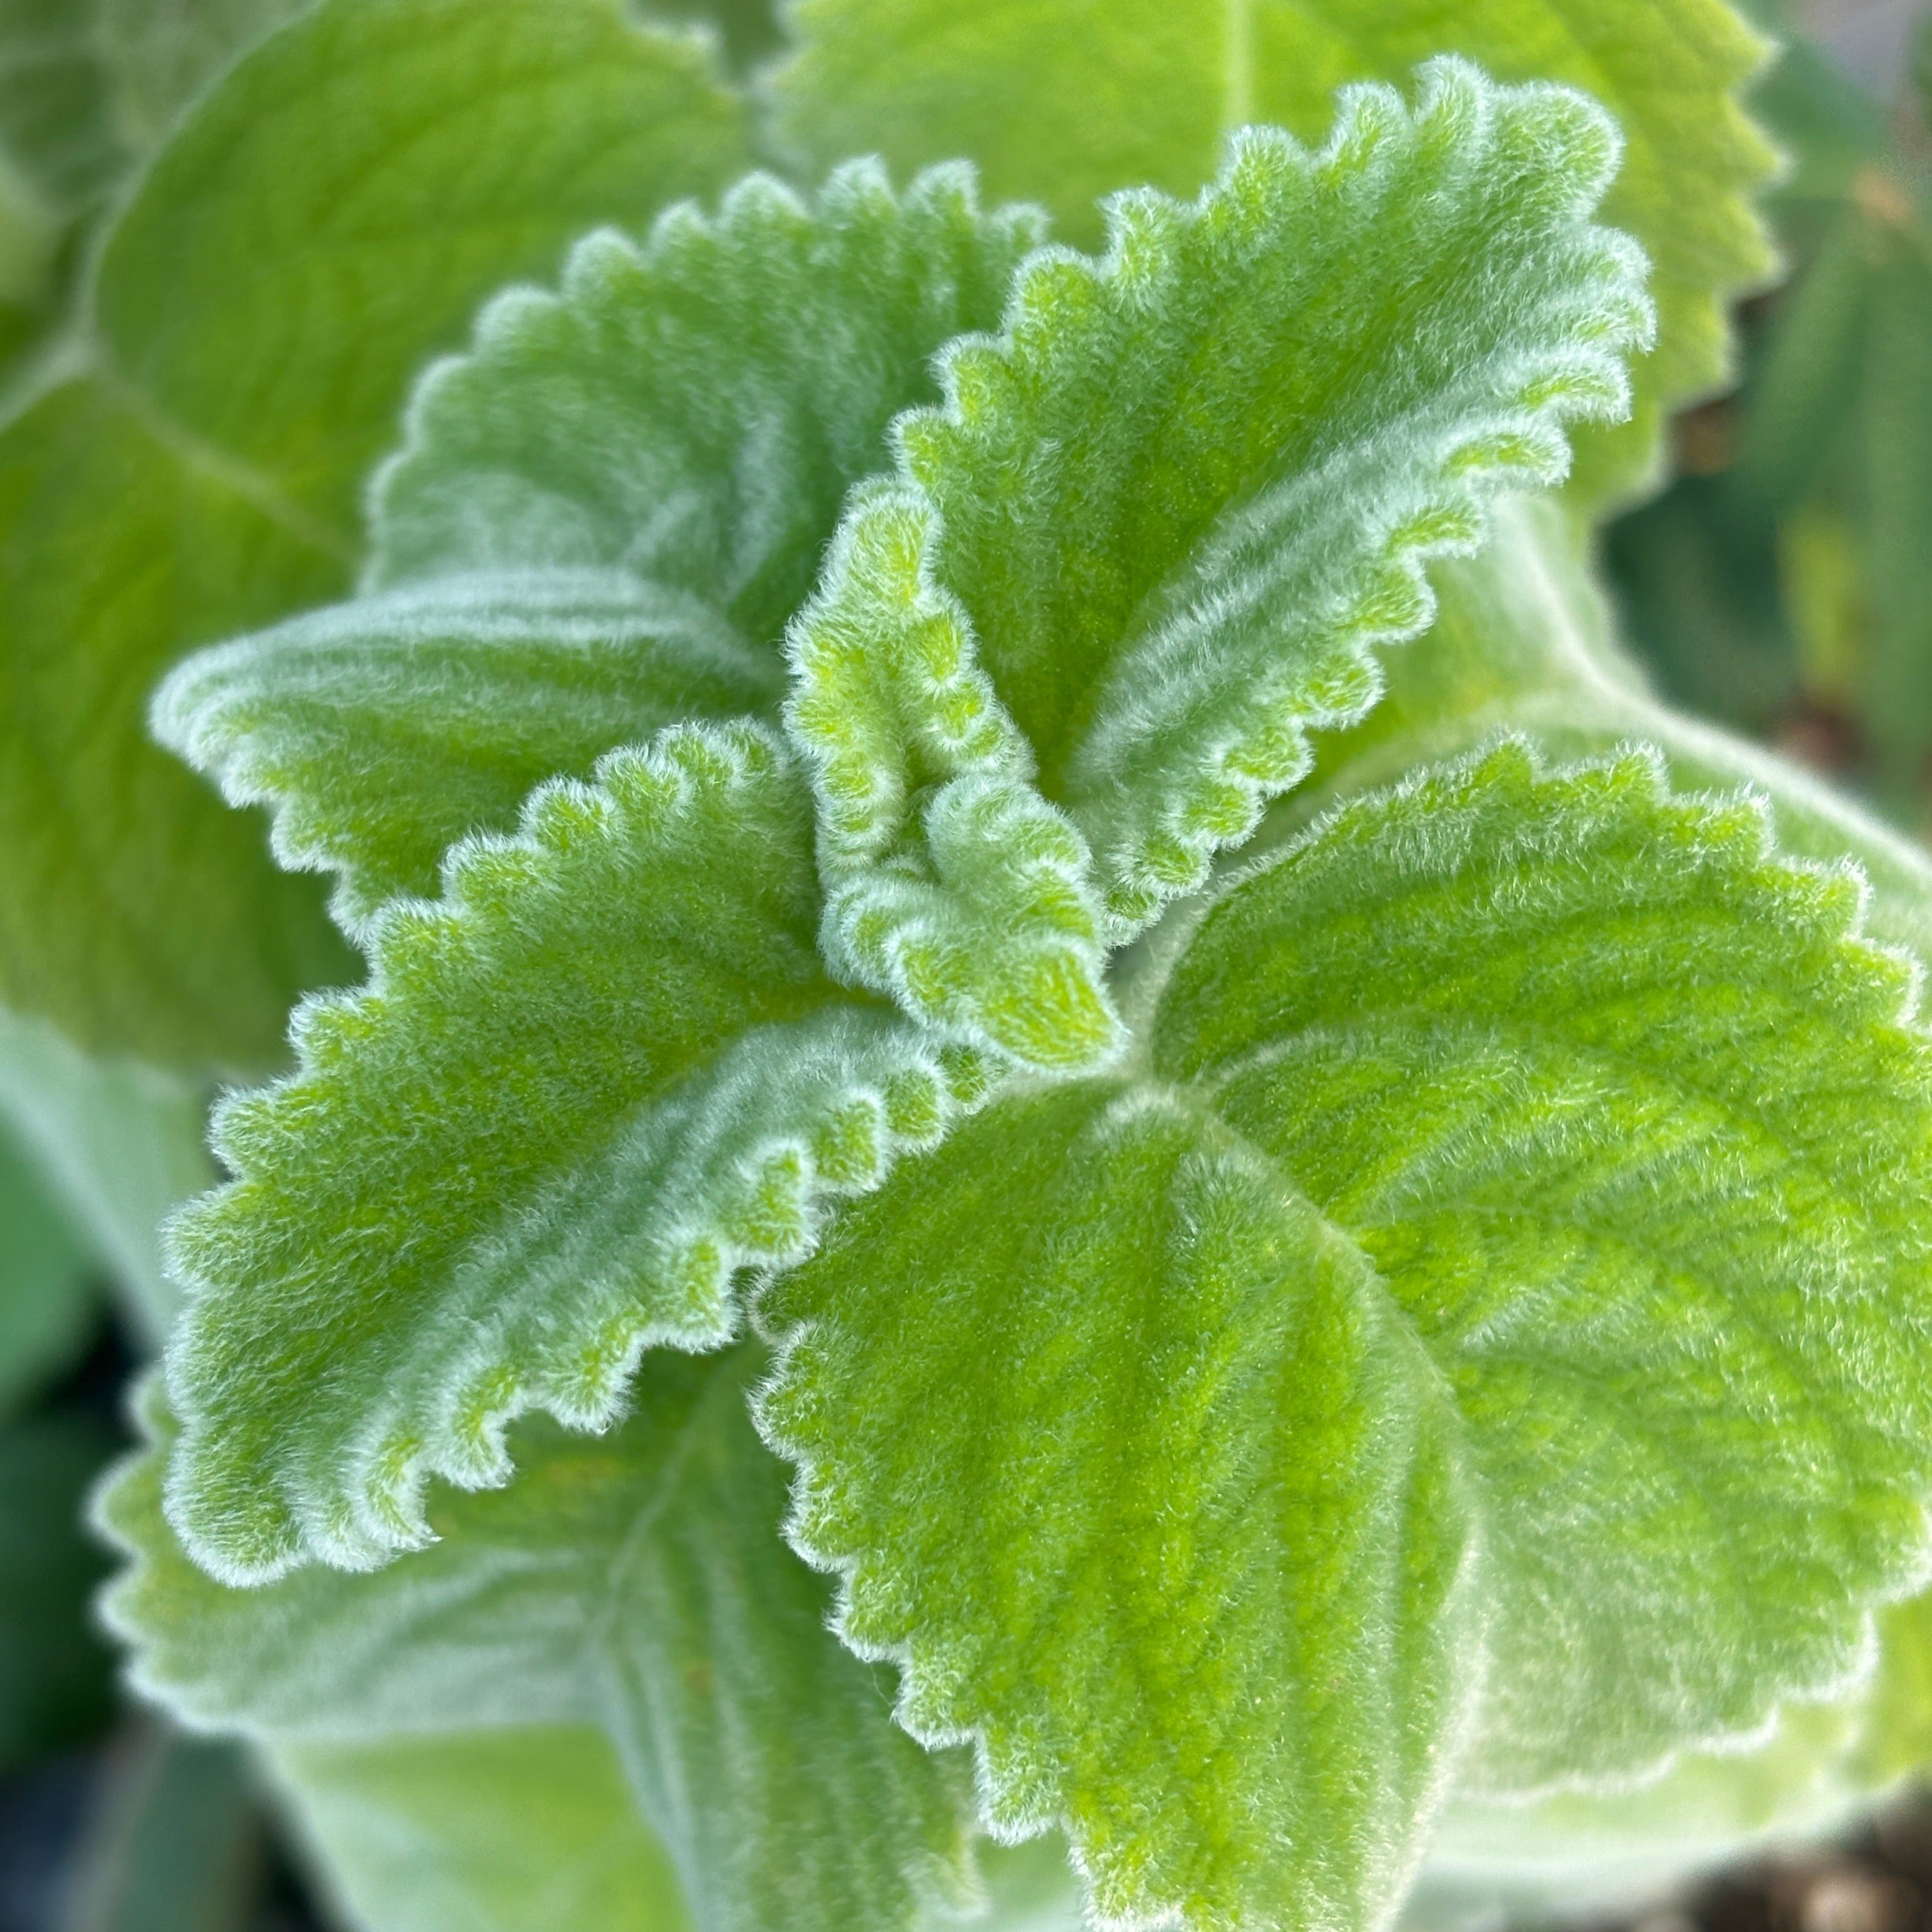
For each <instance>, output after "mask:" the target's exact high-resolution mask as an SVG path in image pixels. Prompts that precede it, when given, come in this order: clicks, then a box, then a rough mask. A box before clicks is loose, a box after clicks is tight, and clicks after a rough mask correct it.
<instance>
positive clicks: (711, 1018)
mask: <svg viewBox="0 0 1932 1932" xmlns="http://www.w3.org/2000/svg"><path fill="white" fill-rule="evenodd" d="M810 836H811V832H810V801H809V796H808V793H807V792H806V790H805V785H804V783H803V781H802V778H800V777H799V775H798V774H797V773H796V771H795V770H794V769H793V767H792V766H791V764H790V760H789V757H788V756H787V754H786V753H785V751H784V748H783V747H782V745H781V744H780V742H778V739H777V738H776V736H775V734H774V733H771V732H769V730H766V729H765V728H764V727H760V726H758V725H756V724H750V723H745V724H737V725H734V726H730V727H703V726H682V727H675V728H673V729H672V730H667V731H666V732H664V733H662V734H661V735H660V736H658V738H657V739H655V740H654V741H653V742H652V744H651V745H649V746H648V747H646V748H638V749H628V750H623V751H616V752H613V753H612V754H610V755H609V756H608V757H606V758H605V759H604V760H602V761H601V763H600V764H599V765H598V768H597V772H596V776H595V783H594V784H591V785H588V786H586V785H583V784H577V783H575V782H573V781H568V780H557V781H553V782H551V783H550V784H546V785H544V786H543V787H540V788H539V789H538V790H537V791H536V792H535V793H534V794H532V797H531V799H530V800H529V803H528V805H526V808H525V811H524V814H523V825H522V828H521V829H520V831H519V832H517V835H515V836H514V837H508V838H505V837H490V836H484V837H479V838H475V839H472V840H469V841H465V842H464V843H463V844H459V845H458V846H457V847H455V849H454V850H453V851H452V853H451V854H450V856H449V861H448V862H447V865H446V869H445V874H444V889H445V896H444V898H443V899H442V900H441V901H438V902H437V903H434V904H430V903H427V902H425V901H416V900H407V899H406V900H398V901H394V902H392V904H391V905H390V906H389V907H388V909H387V910H386V911H385V912H384V913H383V914H382V915H381V916H380V917H379V918H378V919H377V920H376V922H374V925H373V926H372V927H371V930H370V932H369V935H368V946H369V950H370V954H371V966H372V971H371V982H370V985H369V986H368V989H366V990H365V991H363V992H359V993H356V994H351V995H338V996H332V997H330V998H326V999H318V1000H313V1001H311V1002H309V1003H308V1004H307V1005H306V1006H305V1007H304V1008H303V1009H302V1010H301V1012H300V1013H299V1015H298V1016H297V1020H296V1028H295V1036H294V1037H295V1044H296V1051H297V1053H298V1055H299V1059H300V1062H301V1065H300V1069H299V1071H298V1072H297V1073H296V1074H295V1075H294V1076H293V1077H292V1078H290V1079H288V1080H287V1081H285V1082H283V1083H282V1084H281V1085H280V1086H278V1087H275V1088H269V1089H266V1090H264V1091H262V1092H260V1093H257V1094H245V1095H242V1096H240V1097H236V1098H235V1099H233V1100H229V1101H228V1102H226V1103H224V1105H223V1107H222V1108H221V1109H220V1110H219V1111H218V1112H217V1116H216V1121H215V1130H214V1142H215V1146H216V1148H217V1152H218V1153H219V1154H220V1156H221V1157H222V1158H223V1160H224V1161H225V1162H226V1163H227V1166H228V1167H229V1170H230V1172H232V1173H233V1174H234V1175H235V1176H236V1180H235V1181H234V1182H233V1184H231V1185H230V1186H229V1187H226V1188H225V1189H224V1190H222V1191H221V1192H220V1193H217V1194H215V1195H213V1196H209V1197H208V1199H205V1201H203V1202H199V1203H198V1204H196V1205H195V1206H194V1207H193V1208H190V1209H189V1210H187V1211H186V1212H185V1213H184V1215H183V1216H182V1217H181V1218H180V1219H179V1220H178V1221H177V1222H176V1223H175V1228H174V1247H173V1253H174V1259H175V1265H176V1268H177V1270H178V1272H179V1273H180V1274H181V1277H182V1278H183V1279H184V1280H185V1281H187V1283H190V1286H192V1287H193V1289H194V1290H195V1291H196V1294H195V1298H194V1299H193V1301H191V1303H190V1307H189V1308H188V1310H187V1314H186V1316H185V1317H184V1322H183V1324H182V1326H181V1329H180V1330H179V1331H178V1334H177V1338H176V1341H175V1347H174V1349H173V1352H172V1356H171V1367H170V1375H171V1381H172V1392H173V1397H174V1400H175V1406H176V1408H177V1410H178V1412H179V1413H180V1415H181V1418H182V1421H183V1423H184V1436H183V1439H182V1441H181V1445H180V1448H179V1449H178V1451H177V1454H176V1457H175V1467H174V1472H173V1475H172V1478H171V1481H170V1490H169V1507H170V1511H171V1514H172V1519H173V1520H174V1522H175V1524H176V1526H177V1527H178V1529H180V1531H181V1534H182V1535H183V1537H184V1540H185V1541H186V1542H187V1547H188V1548H189V1549H190V1550H191V1551H192V1552H193V1555H194V1556H195V1558H196V1560H197V1561H198V1562H202V1563H205V1565H208V1568H210V1570H211V1571H212V1573H213V1574H215V1575H217V1576H219V1577H223V1578H225V1579H226V1580H229V1581H231V1582H245V1581H260V1580H263V1578H266V1577H272V1576H275V1575H277V1574H280V1573H281V1571H284V1570H286V1569H287V1568H289V1567H290V1565H293V1564H294V1563H296V1562H299V1561H301V1560H302V1559H304V1558H305V1557H308V1558H314V1557H317V1556H320V1557H322V1558H323V1559H326V1560H327V1561H329V1562H335V1563H340V1564H343V1565H348V1566H350V1567H358V1568H360V1567H368V1566H371V1565H375V1564H377V1563H379V1562H382V1561H383V1560H385V1559H386V1558H387V1557H388V1556H389V1555H391V1554H392V1553H393V1552H394V1551H395V1550H398V1549H401V1548H406V1547H410V1546H411V1545H413V1544H417V1543H419V1542H421V1541H422V1540H423V1538H425V1536H426V1535H428V1533H429V1532H428V1526H427V1524H426V1523H425V1519H424V1517H423V1514H422V1488H423V1485H424V1483H425V1480H426V1478H427V1477H428V1475H431V1474H432V1473H436V1474H441V1475H445V1476H447V1477H449V1478H451V1479H452V1480H453V1481H457V1482H458V1483H460V1484H464V1485H466V1486H467V1487H479V1486H482V1485H486V1484H497V1483H501V1482H502V1481H505V1480H507V1478H508V1474H509V1463H508V1460H507V1457H506V1455H505V1451H504V1449H503V1447H502V1427H503V1424H504V1422H505V1419H506V1418H509V1417H511V1416H514V1415H517V1414H518V1413H520V1412H522V1411H523V1410H524V1409H529V1408H532V1407H541V1408H545V1409H548V1410H549V1411H550V1412H551V1413H552V1414H553V1415H557V1416H559V1417H560V1418H562V1419H564V1420H565V1421H568V1422H570V1423H572V1424H575V1425H577V1426H578V1427H590V1428H595V1427H603V1426H604V1425H605V1424H607V1423H608V1422H610V1420H611V1419H612V1418H613V1417H614V1416H615V1415H616V1414H618V1413H619V1412H620V1410H621V1408H622V1404H623V1403H624V1401H625V1390H626V1388H627V1387H628V1383H629V1382H630V1379H631V1373H632V1371H633V1370H634V1367H635V1364H636V1363H637V1359H638V1358H639V1355H640V1352H642V1351H643V1349H645V1348H646V1346H649V1345H652V1344H654V1343H673V1344H675V1345H676V1346H680V1347H683V1348H688V1349H715V1348H717V1347H719V1346H721V1345H722V1344H723V1343H725V1342H727V1340H730V1338H731V1337H733V1335H734V1334H736V1332H737V1330H738V1328H739V1325H740V1319H741V1318H740V1314H739V1306H738V1303H737V1301H736V1296H735V1295H734V1292H733V1278H734V1276H735V1274H736V1271H738V1270H739V1268H741V1267H744V1266H766V1265H772V1264H774V1263H777V1262H784V1261H787V1260H790V1259H795V1258H796V1257H797V1256H799V1255H801V1254H803V1253H807V1252H808V1251H809V1250H810V1248H811V1245H812V1244H813V1241H814V1239H815V1235H816V1229H817V1220H818V1218H819V1215H820V1212H821V1211H822V1208H823V1205H824V1204H825V1203H826V1202H827V1201H828V1200H829V1199H832V1198H834V1197H835V1196H838V1195H841V1194H844V1193H853V1192H857V1191H862V1190H865V1189H867V1188H869V1187H874V1186H876V1185H877V1183H878V1181H880V1179H881V1178H883V1174H884V1172H885V1171H886V1169H887V1168H888V1167H889V1165H890V1163H892V1160H894V1159H895V1157H896V1155H897V1154H898V1151H900V1150H901V1149H902V1148H904V1147H907V1146H918V1145H925V1144H927V1143H929V1142H931V1141H932V1139H935V1137H936V1136H938V1134H939V1133H940V1132H941V1130H942V1129H943V1127H944V1124H945V1122H946V1121H947V1117H948V1115H949V1114H950V1112H952V1111H953V1109H955V1107H956V1106H958V1105H959V1104H960V1102H961V1101H962V1099H963V1100H971V1099H973V1098H974V1097H975V1095H976V1093H977V1083H978V1081H979V1079H980V1073H979V1071H978V1070H977V1068H976V1067H975V1066H974V1064H973V1063H972V1062H971V1058H970V1056H968V1057H965V1058H962V1057H960V1056H956V1055H949V1054H946V1053H943V1052H941V1049H940V1048H939V1047H938V1045H937V1044H936V1043H933V1042H932V1041H929V1040H924V1039H922V1038H921V1037H919V1036H918V1035H917V1034H916V1033H915V1032H914V1031H913V1030H912V1029H910V1028H908V1027H907V1026H906V1025H904V1022H901V1021H900V1020H898V1019H897V1018H896V1017H895V1016H893V1015H892V1013H890V1012H889V1010H886V1009H884V1008H883V1007H877V1006H868V1005H866V1004H862V1003H859V1002H856V1001H853V999H852V998H850V996H849V995H845V994H844V993H843V992H841V989H838V987H837V986H835V985H833V984H832V983H831V982H830V981H829V980H827V979H826V977H825V975H824V974H823V969H822V968H821V967H820V964H819V962H818V959H817V955H816V953H814V950H813V947H812V936H813V932H814V926H815V925H816V922H817V898H816V895H815V894H814V892H813V889H812V883H811V844H810Z"/></svg>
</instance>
